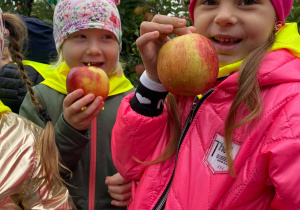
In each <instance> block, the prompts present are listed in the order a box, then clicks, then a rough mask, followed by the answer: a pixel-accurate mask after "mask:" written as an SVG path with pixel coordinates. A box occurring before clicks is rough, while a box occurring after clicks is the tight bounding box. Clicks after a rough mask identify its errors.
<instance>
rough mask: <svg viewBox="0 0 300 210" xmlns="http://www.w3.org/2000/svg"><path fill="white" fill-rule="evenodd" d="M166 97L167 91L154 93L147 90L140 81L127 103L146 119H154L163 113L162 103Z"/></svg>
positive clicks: (151, 90)
mask: <svg viewBox="0 0 300 210" xmlns="http://www.w3.org/2000/svg"><path fill="white" fill-rule="evenodd" d="M148 79H149V78H148ZM149 80H150V79H149ZM152 82H153V81H152ZM153 83H156V82H153ZM156 84H159V83H156ZM160 90H162V89H160ZM167 95H168V92H167V91H164V92H160V91H154V90H153V88H152V89H149V88H147V87H146V86H145V85H144V84H143V83H142V81H140V83H139V84H138V86H137V88H136V91H135V94H134V96H133V97H132V98H131V99H130V101H129V103H130V106H131V108H132V109H133V110H134V111H135V112H137V113H139V114H141V115H144V116H147V117H155V116H158V115H160V114H161V113H162V112H163V108H164V102H165V98H166V96H167Z"/></svg>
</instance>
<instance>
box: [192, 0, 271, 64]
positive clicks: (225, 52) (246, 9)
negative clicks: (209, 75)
mask: <svg viewBox="0 0 300 210" xmlns="http://www.w3.org/2000/svg"><path fill="white" fill-rule="evenodd" d="M275 22H276V12H275V9H274V7H273V5H272V3H271V2H270V0H197V2H196V4H195V9H194V25H195V27H196V31H197V33H199V34H202V35H204V36H205V37H207V38H209V39H210V40H211V42H212V43H213V45H214V46H215V48H216V50H217V52H218V57H219V66H220V67H222V66H225V65H227V64H231V63H235V62H237V61H240V60H242V59H244V58H245V57H246V56H247V55H248V54H249V53H250V52H251V51H252V50H254V49H255V48H256V47H258V46H259V45H260V44H262V43H264V42H266V41H267V39H268V37H269V36H270V35H271V33H272V32H273V30H274V27H275Z"/></svg>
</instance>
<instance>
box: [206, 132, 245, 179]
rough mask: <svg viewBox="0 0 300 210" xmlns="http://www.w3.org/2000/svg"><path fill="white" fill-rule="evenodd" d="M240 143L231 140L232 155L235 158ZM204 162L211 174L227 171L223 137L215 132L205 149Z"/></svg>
mask: <svg viewBox="0 0 300 210" xmlns="http://www.w3.org/2000/svg"><path fill="white" fill-rule="evenodd" d="M240 147H241V145H240V144H237V143H236V142H234V141H232V150H231V152H232V157H233V159H234V158H235V156H236V154H237V153H238V151H239V149H240ZM204 163H205V164H206V165H207V166H208V167H209V169H210V170H211V171H212V173H213V174H224V173H228V165H227V158H226V153H225V145H224V137H223V136H222V135H221V134H219V133H216V134H215V136H214V138H213V139H212V141H211V143H210V146H209V148H208V150H207V151H206V154H205V158H204Z"/></svg>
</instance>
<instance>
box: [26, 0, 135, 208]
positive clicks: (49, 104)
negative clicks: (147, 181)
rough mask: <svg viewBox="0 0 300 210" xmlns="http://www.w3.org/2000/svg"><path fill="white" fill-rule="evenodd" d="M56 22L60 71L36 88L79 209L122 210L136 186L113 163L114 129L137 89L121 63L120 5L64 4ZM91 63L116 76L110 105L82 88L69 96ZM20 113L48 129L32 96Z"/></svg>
mask: <svg viewBox="0 0 300 210" xmlns="http://www.w3.org/2000/svg"><path fill="white" fill-rule="evenodd" d="M53 19H54V21H53V22H54V38H55V42H56V48H57V51H58V54H59V60H58V63H57V64H56V66H57V69H56V70H55V71H54V73H53V75H50V76H49V77H48V78H46V79H45V81H43V82H42V83H41V84H39V85H37V86H35V88H34V92H35V93H36V94H37V96H38V98H39V100H40V101H42V104H43V106H44V107H45V109H46V110H47V112H48V113H49V116H50V118H51V120H52V123H53V125H54V129H55V137H56V144H57V146H58V149H59V151H60V154H61V156H62V160H63V163H64V164H65V165H66V166H67V167H68V168H70V169H71V171H72V172H73V177H72V178H71V179H69V177H66V178H67V180H68V181H69V180H70V184H71V185H73V186H74V187H69V190H70V194H71V195H72V196H73V198H74V202H75V205H76V206H77V207H78V208H79V209H119V207H118V206H126V205H127V200H128V199H129V198H130V196H131V192H130V191H131V183H128V182H127V181H126V180H124V179H123V178H122V177H121V176H120V175H119V174H117V170H116V169H115V167H114V165H113V162H112V157H111V147H110V141H111V131H112V127H113V124H114V122H115V118H116V113H117V109H118V107H119V104H120V103H121V99H122V98H123V97H124V96H125V95H126V94H128V93H129V92H132V91H133V86H132V85H131V83H130V82H129V80H127V79H126V78H125V76H124V74H123V70H122V68H121V65H120V63H119V53H120V46H121V22H120V17H119V12H118V10H117V7H116V3H115V2H114V1H112V0H109V1H108V0H96V1H95V0H84V1H82V0H64V1H60V2H59V3H58V4H57V5H56V7H55V11H54V18H53ZM88 65H92V66H98V67H100V68H102V69H103V70H104V71H105V72H106V73H107V75H108V76H109V78H110V93H109V97H108V98H107V99H106V100H105V106H104V102H103V100H102V98H101V97H97V98H95V96H94V95H92V94H88V95H86V96H83V90H82V89H78V90H76V91H74V92H72V93H70V94H68V95H67V91H66V76H67V74H68V72H69V70H70V68H72V67H74V66H88ZM83 107H86V109H82V108H83ZM103 107H104V110H102V108H103ZM101 110H102V111H101ZM100 111H101V112H100ZM20 114H21V115H23V116H25V117H26V118H28V119H30V120H32V121H33V122H35V123H37V124H38V125H40V126H42V127H44V126H45V122H43V121H42V120H40V118H39V117H38V113H37V112H36V111H35V109H34V106H33V104H32V103H31V101H30V100H29V97H28V96H27V97H25V99H24V102H23V104H22V105H21V108H20ZM110 176H111V177H110ZM106 184H107V185H108V186H107V185H106ZM112 198H113V199H112ZM116 206H117V207H116Z"/></svg>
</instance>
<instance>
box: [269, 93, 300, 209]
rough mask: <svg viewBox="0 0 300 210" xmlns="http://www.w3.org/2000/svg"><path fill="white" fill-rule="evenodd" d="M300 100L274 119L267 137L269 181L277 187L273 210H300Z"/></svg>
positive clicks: (293, 101) (295, 101) (288, 105)
mask: <svg viewBox="0 0 300 210" xmlns="http://www.w3.org/2000/svg"><path fill="white" fill-rule="evenodd" d="M299 104H300V96H299V94H298V95H297V96H296V97H295V98H294V99H293V100H291V101H290V102H289V103H288V104H287V105H286V106H285V108H284V109H283V110H282V111H281V112H280V114H279V115H278V116H277V117H276V119H274V122H273V123H272V127H271V128H270V131H269V132H268V134H267V136H266V137H267V138H266V139H267V140H268V142H266V144H265V145H264V147H265V154H266V155H267V156H268V159H269V169H268V170H269V177H270V178H269V181H270V183H269V184H270V185H273V186H274V187H275V191H276V193H275V196H274V199H273V201H272V203H271V209H299V208H300V188H299V187H297V186H298V185H299V183H300V173H299V171H300V123H299V122H300V110H299V108H298V107H299Z"/></svg>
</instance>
